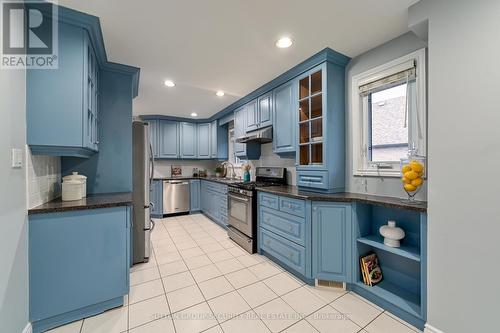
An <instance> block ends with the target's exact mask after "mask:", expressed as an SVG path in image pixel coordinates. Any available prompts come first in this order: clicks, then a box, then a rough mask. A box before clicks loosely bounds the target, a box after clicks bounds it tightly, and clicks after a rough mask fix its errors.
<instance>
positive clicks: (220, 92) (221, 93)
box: [215, 90, 224, 97]
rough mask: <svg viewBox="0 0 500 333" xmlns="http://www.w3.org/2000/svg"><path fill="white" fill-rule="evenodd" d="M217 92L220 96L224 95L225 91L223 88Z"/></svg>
mask: <svg viewBox="0 0 500 333" xmlns="http://www.w3.org/2000/svg"><path fill="white" fill-rule="evenodd" d="M215 94H216V95H217V96H219V97H222V96H224V92H223V91H222V90H219V91H217V92H216V93H215Z"/></svg>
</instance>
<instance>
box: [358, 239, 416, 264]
mask: <svg viewBox="0 0 500 333" xmlns="http://www.w3.org/2000/svg"><path fill="white" fill-rule="evenodd" d="M357 241H358V242H359V243H363V244H366V245H369V246H372V247H375V248H377V249H380V250H383V251H386V252H389V253H393V254H395V255H398V256H401V257H405V258H407V259H410V260H415V261H418V262H420V250H419V248H418V247H416V246H407V245H404V244H402V245H401V247H390V246H387V245H385V244H384V240H383V238H382V237H381V236H377V235H366V236H364V237H360V238H358V239H357Z"/></svg>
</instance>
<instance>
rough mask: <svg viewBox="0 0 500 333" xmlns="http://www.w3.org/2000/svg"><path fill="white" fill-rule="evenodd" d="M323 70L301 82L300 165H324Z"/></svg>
mask: <svg viewBox="0 0 500 333" xmlns="http://www.w3.org/2000/svg"><path fill="white" fill-rule="evenodd" d="M324 89H325V87H323V70H322V69H321V68H320V69H318V70H317V71H315V72H312V73H311V74H309V75H307V76H305V77H303V78H302V79H300V80H299V109H298V112H299V117H298V119H299V161H298V162H299V165H300V166H307V165H323V163H324V162H323V142H324V141H323V117H324V110H323V106H324Z"/></svg>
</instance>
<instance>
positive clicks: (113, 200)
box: [28, 192, 132, 215]
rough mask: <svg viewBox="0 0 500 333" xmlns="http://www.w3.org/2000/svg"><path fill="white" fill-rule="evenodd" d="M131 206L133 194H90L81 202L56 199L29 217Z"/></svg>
mask: <svg viewBox="0 0 500 333" xmlns="http://www.w3.org/2000/svg"><path fill="white" fill-rule="evenodd" d="M131 204H132V193H130V192H125V193H106V194H89V195H88V196H87V197H86V198H84V199H81V200H74V201H62V199H61V198H57V199H54V200H52V201H49V202H47V203H44V204H43V205H40V206H37V207H35V208H31V209H29V210H28V215H33V214H44V213H58V212H66V211H74V210H85V209H96V208H109V207H118V206H128V205H131Z"/></svg>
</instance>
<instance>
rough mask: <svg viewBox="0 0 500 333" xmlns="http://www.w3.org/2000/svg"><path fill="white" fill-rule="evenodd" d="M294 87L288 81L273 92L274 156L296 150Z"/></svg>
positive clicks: (295, 94) (292, 83) (295, 101)
mask: <svg viewBox="0 0 500 333" xmlns="http://www.w3.org/2000/svg"><path fill="white" fill-rule="evenodd" d="M296 85H297V83H296V82H295V81H290V82H288V83H285V84H283V85H282V86H280V87H278V88H276V89H274V90H273V99H272V101H273V103H274V107H273V114H274V115H273V118H272V119H273V152H274V153H276V154H283V153H294V152H295V150H296V148H295V147H296V137H297V134H296V133H297V128H296V122H297V120H296V119H297V117H296V112H295V111H296V109H297V108H296V104H297V97H296V96H297V89H296Z"/></svg>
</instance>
